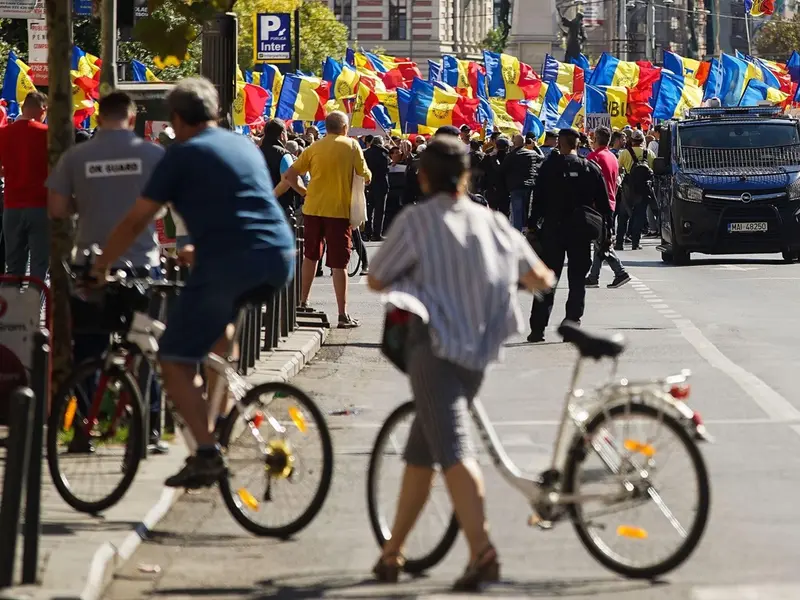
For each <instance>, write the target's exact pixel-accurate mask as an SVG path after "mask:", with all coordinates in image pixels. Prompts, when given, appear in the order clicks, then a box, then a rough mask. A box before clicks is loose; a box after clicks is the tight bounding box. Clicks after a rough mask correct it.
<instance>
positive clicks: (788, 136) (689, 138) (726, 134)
mask: <svg viewBox="0 0 800 600" xmlns="http://www.w3.org/2000/svg"><path fill="white" fill-rule="evenodd" d="M678 137H679V139H680V144H681V146H684V147H685V146H689V147H693V148H720V149H723V148H724V149H739V148H771V147H774V146H790V145H794V144H800V133H798V130H797V125H795V124H794V123H792V122H788V123H752V122H750V123H741V122H740V123H714V124H709V125H692V126H683V127H682V126H678Z"/></svg>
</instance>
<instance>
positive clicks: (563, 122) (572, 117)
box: [556, 98, 585, 131]
mask: <svg viewBox="0 0 800 600" xmlns="http://www.w3.org/2000/svg"><path fill="white" fill-rule="evenodd" d="M584 118H585V112H584V109H583V102H582V99H576V98H573V99H572V100H570V101H569V103H568V104H567V107H566V108H565V109H564V112H562V113H561V115H560V116H559V117H558V122H557V123H556V128H557V129H567V128H569V127H574V128H575V129H577V130H578V131H580V130H582V129H583V122H584Z"/></svg>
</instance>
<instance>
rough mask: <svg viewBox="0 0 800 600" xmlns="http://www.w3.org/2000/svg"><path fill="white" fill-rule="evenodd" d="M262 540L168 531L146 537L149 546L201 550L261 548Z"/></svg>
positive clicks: (151, 533)
mask: <svg viewBox="0 0 800 600" xmlns="http://www.w3.org/2000/svg"><path fill="white" fill-rule="evenodd" d="M264 541H265V540H264V538H257V537H253V538H251V537H247V536H244V535H228V534H224V533H213V534H211V533H209V534H204V533H196V532H194V533H180V534H177V533H172V532H169V531H151V532H150V534H149V535H148V537H147V542H148V543H150V544H158V545H160V546H167V547H174V548H202V547H205V546H215V547H226V546H228V547H235V548H242V547H246V546H263V545H264ZM291 541H292V540H291V539H289V540H285V541H284V540H277V539H276V540H274V542H275V544H286V543H290V542H291Z"/></svg>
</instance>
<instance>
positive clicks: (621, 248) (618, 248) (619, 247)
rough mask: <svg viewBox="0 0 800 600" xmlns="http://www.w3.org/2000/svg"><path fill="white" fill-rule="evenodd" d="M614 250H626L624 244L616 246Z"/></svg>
mask: <svg viewBox="0 0 800 600" xmlns="http://www.w3.org/2000/svg"><path fill="white" fill-rule="evenodd" d="M614 250H616V251H617V252H622V251H623V250H625V248H623V247H622V246H614Z"/></svg>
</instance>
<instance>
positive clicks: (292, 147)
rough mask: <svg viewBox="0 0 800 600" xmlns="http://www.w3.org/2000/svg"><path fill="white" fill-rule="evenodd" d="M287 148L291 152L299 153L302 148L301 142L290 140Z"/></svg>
mask: <svg viewBox="0 0 800 600" xmlns="http://www.w3.org/2000/svg"><path fill="white" fill-rule="evenodd" d="M286 150H287V151H288V152H291V153H292V154H297V152H298V150H300V144H298V143H297V142H295V141H294V140H289V141H288V142H286Z"/></svg>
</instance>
